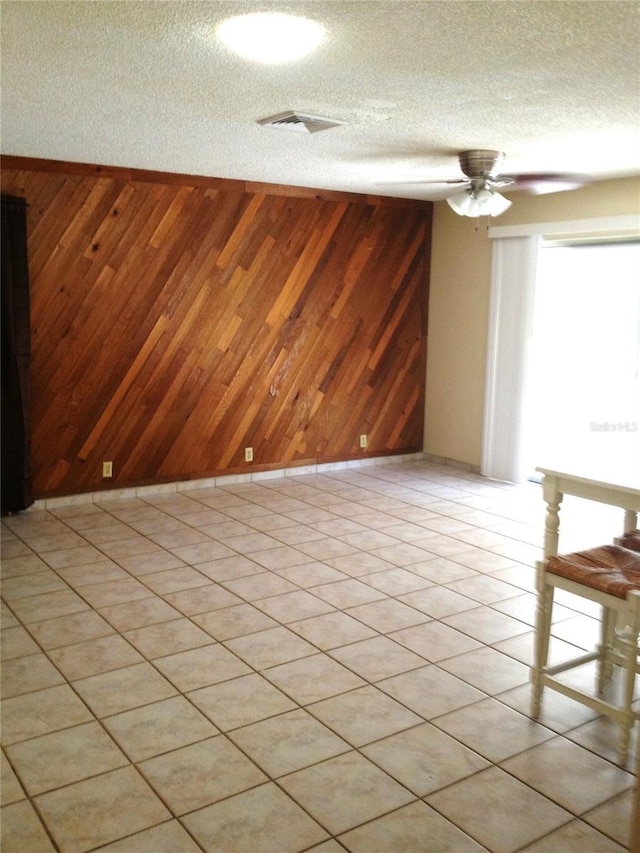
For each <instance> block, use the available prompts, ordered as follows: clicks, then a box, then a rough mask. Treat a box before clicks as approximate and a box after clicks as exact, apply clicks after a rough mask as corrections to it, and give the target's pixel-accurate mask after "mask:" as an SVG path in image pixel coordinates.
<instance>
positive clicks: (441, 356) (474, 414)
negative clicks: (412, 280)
mask: <svg viewBox="0 0 640 853" xmlns="http://www.w3.org/2000/svg"><path fill="white" fill-rule="evenodd" d="M511 198H512V201H513V206H512V207H511V208H510V209H509V210H508V211H507V212H506V213H504V214H503V215H502V216H501V217H500V218H499V219H496V220H493V221H492V224H495V225H521V224H525V223H530V222H559V221H564V220H574V219H591V218H597V217H604V216H621V215H626V214H638V213H640V179H636V178H633V179H619V180H612V181H601V182H597V183H594V184H592V185H590V186H588V187H583V188H582V189H580V190H576V191H574V192H565V193H554V194H552V195H542V196H534V195H529V194H526V193H514V194H513V195H512V197H511ZM491 243H492V241H491V240H490V239H489V237H488V235H487V221H486V219H483V220H476V219H467V218H466V217H462V216H458V215H457V214H455V213H454V212H453V211H452V210H451V208H450V207H449V206H448V204H446V202H444V201H442V202H438V203H436V204H435V209H434V219H433V238H432V255H431V280H430V294H429V337H428V353H427V387H426V416H425V441H424V450H425V452H426V453H429V454H432V455H434V456H440V457H444V458H446V459H451V460H455V461H457V462H462V463H465V464H468V465H472V466H479V465H480V459H481V452H482V418H483V406H484V384H485V359H486V349H487V329H488V312H489V294H490V285H491Z"/></svg>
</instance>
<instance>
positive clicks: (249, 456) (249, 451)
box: [244, 447, 253, 462]
mask: <svg viewBox="0 0 640 853" xmlns="http://www.w3.org/2000/svg"><path fill="white" fill-rule="evenodd" d="M244 461H245V462H253V447H245V449H244Z"/></svg>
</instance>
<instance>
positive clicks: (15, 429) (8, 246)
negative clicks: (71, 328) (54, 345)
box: [0, 195, 33, 515]
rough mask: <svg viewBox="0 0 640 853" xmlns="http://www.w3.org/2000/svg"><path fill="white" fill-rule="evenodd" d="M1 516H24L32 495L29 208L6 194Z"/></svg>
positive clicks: (3, 277) (21, 200) (3, 248)
mask: <svg viewBox="0 0 640 853" xmlns="http://www.w3.org/2000/svg"><path fill="white" fill-rule="evenodd" d="M1 236H2V255H1V256H0V260H1V265H2V266H1V270H2V275H1V280H0V283H1V286H2V401H1V402H2V409H1V410H0V412H1V421H0V431H1V436H2V460H1V461H2V481H1V482H2V508H1V511H2V515H7V514H8V513H11V512H20V510H23V509H26V508H27V507H28V506H31V504H32V503H33V497H32V496H31V465H30V432H29V369H30V360H31V335H30V323H29V267H28V261H27V204H26V201H25V199H23V198H12V197H11V196H4V195H3V196H2V231H1Z"/></svg>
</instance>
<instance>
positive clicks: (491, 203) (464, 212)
mask: <svg viewBox="0 0 640 853" xmlns="http://www.w3.org/2000/svg"><path fill="white" fill-rule="evenodd" d="M447 204H448V205H449V207H450V208H451V209H452V210H453V211H454V212H455V213H457V214H458V215H459V216H469V217H472V218H477V217H478V216H500V214H501V213H504V212H505V210H507V209H508V208H509V207H511V202H510V201H509V199H507V198H505V197H504V196H503V195H500V193H496V192H492V191H491V190H489V189H480V190H474V189H468V190H462V191H461V192H457V193H454V194H453V195H452V196H449V198H448V199H447Z"/></svg>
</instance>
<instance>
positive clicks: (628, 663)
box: [618, 624, 639, 765]
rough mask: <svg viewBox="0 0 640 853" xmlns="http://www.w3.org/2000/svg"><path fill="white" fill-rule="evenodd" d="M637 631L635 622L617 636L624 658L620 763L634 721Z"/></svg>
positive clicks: (626, 750) (627, 751) (626, 748)
mask: <svg viewBox="0 0 640 853" xmlns="http://www.w3.org/2000/svg"><path fill="white" fill-rule="evenodd" d="M638 632H639V626H638V625H637V624H635V625H634V626H628V627H627V628H625V630H624V631H623V632H622V634H621V635H620V637H619V642H620V643H621V645H622V654H623V658H624V663H623V675H624V678H623V684H622V698H621V702H622V713H623V717H622V722H621V724H620V725H621V728H620V738H619V742H618V761H619V762H620V764H622V765H624V764H626V763H627V758H628V756H629V744H630V741H631V731H632V729H633V724H634V722H635V715H634V713H633V707H632V706H633V691H634V687H635V679H636V670H637V660H638Z"/></svg>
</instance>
